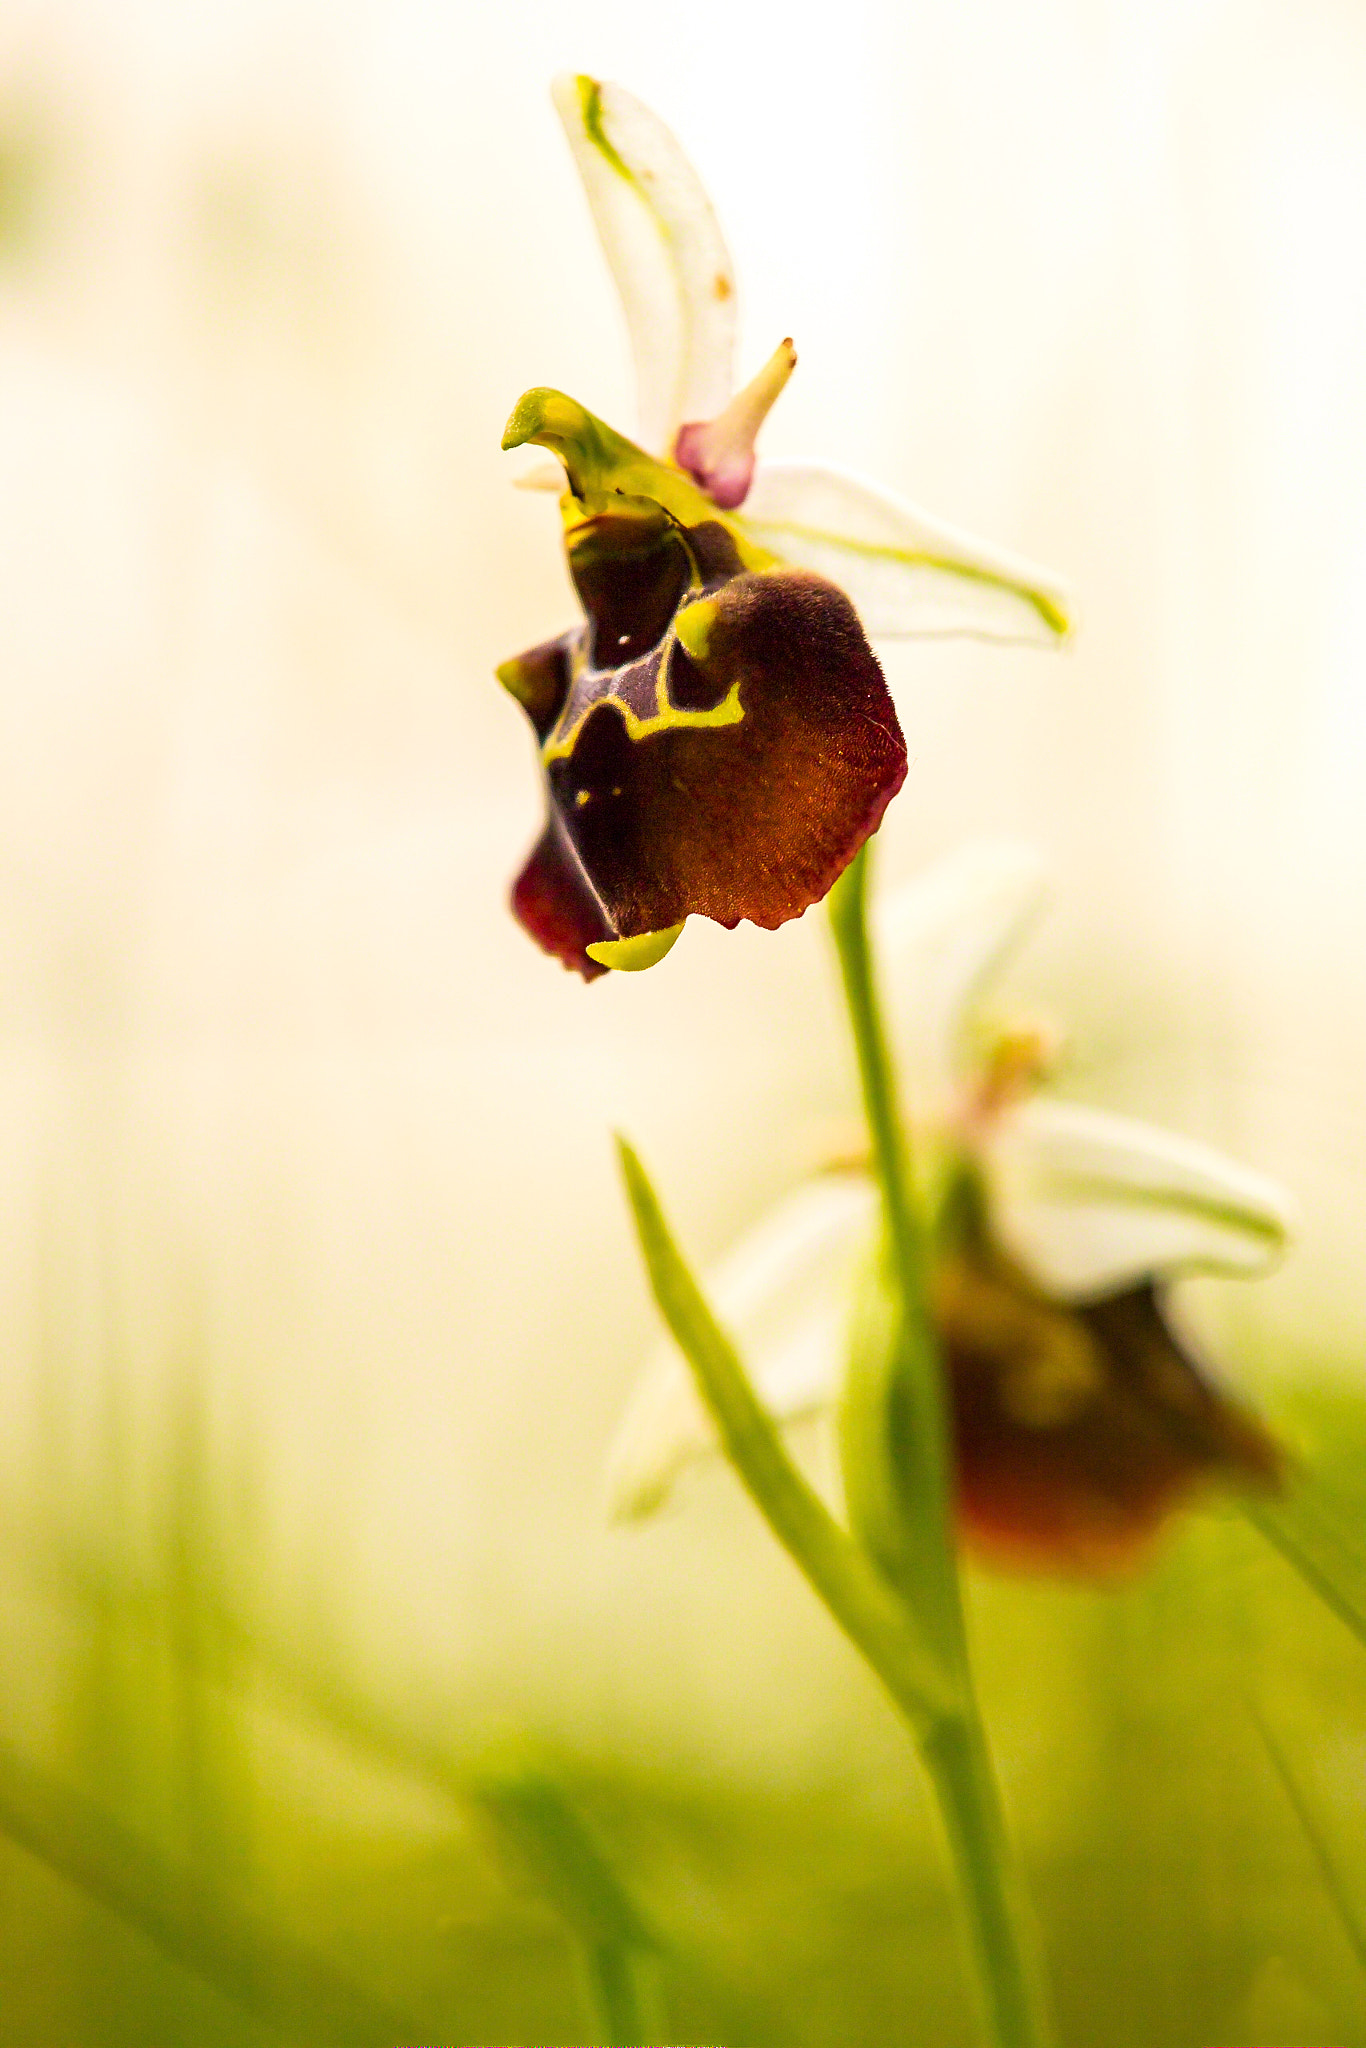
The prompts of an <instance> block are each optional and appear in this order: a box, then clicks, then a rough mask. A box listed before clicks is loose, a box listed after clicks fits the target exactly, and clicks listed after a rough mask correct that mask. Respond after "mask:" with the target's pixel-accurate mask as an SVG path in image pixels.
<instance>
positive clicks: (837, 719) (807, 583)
mask: <svg viewBox="0 0 1366 2048" xmlns="http://www.w3.org/2000/svg"><path fill="white" fill-rule="evenodd" d="M555 102H556V106H557V107H558V110H559V113H560V116H561V119H562V120H563V122H564V125H565V129H566V131H567V133H568V136H569V141H570V145H571V147H572V149H573V152H574V156H575V160H576V162H577V164H578V168H579V171H580V173H581V175H582V178H583V182H584V187H585V189H586V191H587V194H588V199H589V204H590V206H591V208H592V212H593V217H594V219H595V221H596V224H597V228H598V232H599V235H600V237H601V239H602V243H603V247H604V249H605V251H606V254H607V259H608V262H609V264H610V266H611V269H612V272H613V275H614V277H615V279H616V283H617V287H618V290H619V292H620V294H621V298H622V302H623V305H624V308H625V312H626V318H627V324H628V327H629V329H630V334H631V341H632V345H633V351H634V355H635V361H636V370H637V379H638V384H639V400H640V403H639V412H640V431H641V438H642V441H643V442H644V444H645V446H643V447H642V446H637V445H636V444H635V443H634V442H631V441H628V440H626V439H625V438H624V437H623V436H622V435H621V434H619V433H617V432H616V431H615V430H614V429H613V428H612V427H609V426H607V425H606V424H605V423H604V422H603V421H601V420H599V419H596V418H594V416H593V415H592V414H591V413H589V412H587V411H586V410H585V409H584V407H583V406H581V405H579V404H577V403H576V402H575V401H574V400H573V399H572V398H568V397H566V396H565V395H564V394H563V393H562V392H559V391H552V390H548V389H537V390H534V391H528V392H527V393H526V394H525V395H524V397H523V398H522V399H521V400H520V401H519V403H518V404H517V406H516V408H515V410H514V411H513V414H512V417H511V419H510V420H509V422H508V426H507V431H506V433H505V435H504V439H503V446H504V447H505V448H517V447H521V446H522V445H523V444H525V443H527V442H534V443H536V444H537V445H538V446H540V447H543V448H546V449H548V450H549V451H550V452H551V453H552V454H553V455H554V456H555V457H557V458H558V461H559V463H560V464H561V465H562V466H563V480H564V481H565V483H567V489H566V490H565V491H564V493H563V495H562V497H561V499H560V509H561V514H562V517H563V522H564V542H565V551H566V554H567V557H568V564H569V573H570V576H571V578H572V580H573V583H574V587H575V589H576V591H577V593H578V596H579V601H580V603H581V604H582V606H583V610H584V621H583V623H582V624H580V625H577V626H574V627H572V628H571V629H570V630H569V631H568V632H566V633H562V634H561V635H560V636H559V638H558V639H555V640H551V641H547V642H546V643H545V644H544V645H542V646H539V647H533V648H531V649H530V650H529V651H528V652H527V653H525V654H523V655H521V656H519V657H518V658H516V659H515V660H512V661H509V662H505V663H504V664H503V666H502V667H501V668H500V669H499V671H498V675H499V680H500V681H501V682H502V683H503V685H504V687H505V688H506V689H508V690H509V691H510V692H511V694H512V695H513V696H514V697H515V698H516V699H517V700H518V702H519V703H520V704H521V706H522V708H523V709H524V711H525V712H526V714H527V717H528V718H529V719H530V721H531V724H532V726H533V728H534V730H535V734H536V738H537V742H538V744H539V748H540V758H541V767H542V772H543V776H544V782H545V792H546V813H547V816H546V824H545V829H544V831H543V832H542V834H541V836H540V838H539V839H538V841H537V842H536V845H535V846H534V848H533V849H532V852H531V854H530V856H529V858H528V860H527V862H526V865H525V867H524V868H523V870H522V873H521V874H520V875H519V877H518V878H517V881H516V883H515V885H514V887H513V908H514V911H515V913H516V915H517V917H518V919H519V921H520V922H521V924H522V925H523V926H524V927H525V929H526V930H527V931H528V932H529V933H530V935H531V936H532V938H534V939H535V940H536V941H537V943H538V944H539V945H541V946H542V947H544V949H545V950H546V951H547V952H548V953H551V954H553V955H555V956H556V957H557V958H558V959H560V960H561V961H562V962H563V963H564V965H565V966H566V967H570V968H573V969H576V970H577V972H578V973H580V974H581V975H583V976H584V978H585V979H586V980H591V979H593V978H594V977H595V976H597V975H600V974H603V973H605V972H606V971H607V970H608V969H609V968H627V969H638V968H643V967H650V966H653V965H654V964H655V963H656V961H658V960H661V959H662V958H663V957H664V955H665V954H666V953H667V952H668V950H669V948H670V947H671V946H672V945H673V943H674V941H675V940H676V939H677V937H678V935H679V933H680V932H681V931H682V929H683V924H684V921H685V920H686V919H687V918H689V917H691V916H702V917H710V918H714V919H715V920H716V921H717V922H718V923H719V924H723V925H726V926H729V927H732V928H733V927H734V926H735V925H736V924H738V923H739V921H740V920H741V919H742V918H747V919H749V920H750V921H751V922H753V923H755V924H759V925H763V926H766V927H767V928H769V929H770V930H772V929H773V928H775V927H776V926H778V925H780V924H784V923H786V921H787V920H788V919H789V918H793V917H799V916H800V915H801V914H802V912H803V911H804V910H806V909H808V908H809V907H810V905H811V904H813V903H816V902H819V900H820V899H821V898H822V897H823V896H824V895H825V894H826V893H827V891H828V890H829V889H830V886H831V884H832V883H833V882H834V881H835V880H836V878H837V877H838V876H839V874H840V873H841V872H842V870H843V869H844V868H845V867H846V866H847V865H848V863H849V862H850V860H852V858H853V856H854V855H855V853H857V851H858V849H859V847H860V846H861V845H862V844H863V842H864V841H865V839H867V837H868V835H869V834H870V833H871V832H873V831H875V830H876V829H877V826H878V824H879V823H880V821H881V819H882V815H883V812H884V811H885V810H886V808H887V805H888V803H889V802H890V801H891V799H892V797H893V796H894V795H895V794H896V792H897V790H898V789H899V788H900V787H901V783H902V781H903V779H904V777H905V774H906V745H905V741H904V739H903V738H902V734H901V728H900V726H899V724H898V723H897V716H896V712H895V709H894V708H893V705H892V700H891V697H890V696H889V694H888V691H887V686H886V683H885V682H884V680H883V676H882V671H881V669H880V667H879V666H878V662H877V659H876V657H875V656H874V654H873V651H872V649H871V647H870V646H869V644H868V638H867V634H869V633H872V634H874V635H881V636H894V635H906V634H921V633H933V634H938V633H953V632H968V633H976V634H981V635H986V636H988V637H993V638H998V639H1007V640H1015V641H1021V640H1023V641H1034V642H1043V643H1051V642H1055V641H1057V640H1058V639H1060V638H1061V637H1062V636H1063V635H1064V634H1065V632H1066V630H1067V619H1066V613H1065V609H1064V600H1063V597H1062V593H1061V591H1060V588H1059V586H1058V584H1057V583H1056V581H1055V580H1054V579H1053V578H1051V577H1049V576H1048V575H1046V574H1045V573H1044V572H1043V571H1041V570H1035V569H1033V568H1032V567H1031V566H1030V565H1029V564H1027V563H1023V562H1020V561H1016V560H1014V559H1013V558H1011V557H1008V556H1006V555H1004V554H1002V553H1000V552H998V551H997V550H994V549H992V548H988V547H985V546H982V545H980V544H979V543H977V542H975V541H973V540H971V539H969V538H968V537H967V536H966V535H964V534H962V533H959V532H957V531H955V530H954V529H952V528H950V527H947V526H945V525H943V524H942V523H940V522H938V521H936V520H933V519H931V518H929V517H928V516H927V515H926V514H924V513H922V512H920V511H918V510H917V509H916V508H915V507H914V506H912V505H909V504H906V503H905V502H904V501H902V500H901V499H899V498H897V497H894V496H892V495H891V494H890V493H888V492H886V491H883V490H882V489H880V488H879V487H878V486H877V485H874V484H870V483H866V482H864V481H862V480H861V479H860V478H858V477H854V476H851V475H849V474H847V473H845V472H844V471H841V470H837V469H832V468H827V467H823V466H820V465H815V464H809V463H771V464H765V465H760V466H756V463H755V455H754V449H755V440H756V437H757V435H758V432H759V428H760V426H761V425H762V423H763V420H764V418H765V416H766V415H767V413H768V411H769V409H770V407H771V406H772V405H773V402H774V400H775V399H776V398H777V397H778V395H779V393H780V392H781V390H782V388H783V386H784V385H785V384H786V382H787V379H788V377H789V376H790V375H791V372H792V370H793V367H794V366H795V363H796V360H797V359H796V355H795V352H794V350H793V347H792V343H791V342H790V341H783V342H781V343H780V344H779V346H778V348H777V349H776V350H775V352H774V354H773V355H772V357H771V358H770V359H769V361H768V362H767V363H766V364H765V365H764V367H763V368H762V369H761V370H760V371H759V373H758V375H757V376H756V377H754V378H753V379H752V381H751V382H750V383H749V384H747V385H746V386H745V387H744V388H743V389H742V390H741V391H739V392H734V391H733V389H732V364H733V359H734V354H735V325H736V305H737V301H736V290H735V277H734V272H733V269H732V266H731V261H730V257H729V255H728V253H727V250H726V246H725V243H724V241H723V240H722V237H721V232H720V229H719V227H718V226H717V222H716V217H715V215H714V214H713V212H712V209H711V206H710V203H709V201H708V199H707V196H706V193H705V192H704V191H703V189H702V186H701V184H700V183H699V181H698V178H697V176H696V173H695V172H694V171H693V169H692V166H691V165H690V164H689V162H688V160H687V158H686V157H685V156H684V155H683V153H682V151H681V150H680V149H679V147H678V144H677V143H676V142H675V141H674V139H673V137H672V135H670V133H669V132H668V130H667V129H666V128H665V127H664V126H663V125H662V123H661V122H660V121H658V120H657V119H656V117H655V116H654V115H653V114H652V113H651V112H650V111H649V109H648V108H647V107H644V106H642V105H641V103H640V102H639V101H638V100H636V99H635V98H633V97H632V95H631V94H630V93H628V92H625V91H623V90H622V88H621V87H620V86H616V85H607V84H600V83H598V81H596V80H594V79H590V78H563V79H560V80H559V81H558V82H557V84H556V86H555ZM651 451H653V452H651ZM551 474H552V477H553V479H554V481H555V486H556V488H558V487H559V483H560V476H559V471H558V470H552V472H551ZM541 480H542V479H541V478H539V477H533V478H531V479H528V481H533V482H539V481H541ZM741 507H743V508H744V509H743V511H742V510H741V509H740V508H741Z"/></svg>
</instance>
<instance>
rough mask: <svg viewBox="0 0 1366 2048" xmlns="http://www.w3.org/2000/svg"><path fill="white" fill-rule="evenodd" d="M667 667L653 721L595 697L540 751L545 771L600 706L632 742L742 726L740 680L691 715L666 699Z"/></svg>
mask: <svg viewBox="0 0 1366 2048" xmlns="http://www.w3.org/2000/svg"><path fill="white" fill-rule="evenodd" d="M666 659H667V657H666ZM665 665H666V663H665V660H661V662H660V665H659V674H658V676H657V678H656V681H655V691H656V702H657V704H658V706H659V709H658V710H657V711H656V713H655V715H654V717H653V718H642V717H641V716H640V713H639V712H638V711H633V710H632V709H631V707H630V705H629V704H626V703H623V701H622V699H621V698H620V697H617V696H614V695H613V694H612V693H611V692H610V691H609V692H608V693H607V694H606V695H605V696H602V697H595V698H594V700H593V702H592V703H591V704H585V705H584V707H583V709H582V710H581V711H580V713H579V715H578V717H577V718H576V719H575V720H574V723H573V724H572V725H571V726H569V727H568V728H567V729H566V730H565V731H564V732H556V733H552V734H551V735H550V737H549V738H548V739H547V740H546V743H545V745H544V746H543V747H542V749H541V759H542V761H543V762H544V763H545V765H546V767H547V768H548V767H549V766H550V764H551V762H552V761H564V760H567V759H568V757H569V756H570V755H571V754H572V753H573V751H574V749H575V747H576V746H577V745H578V740H579V734H580V733H581V732H582V731H583V728H584V725H585V723H586V721H587V720H588V719H589V718H590V717H591V715H592V714H593V712H595V711H596V710H597V709H598V706H599V705H600V704H610V705H611V707H612V709H613V710H614V711H615V712H616V713H617V714H618V716H619V717H620V719H621V722H622V724H623V725H624V726H625V727H626V737H627V739H629V740H648V739H652V738H653V737H654V735H655V734H656V733H658V732H682V731H684V730H686V729H687V728H688V727H689V726H696V727H699V728H701V729H702V730H707V729H715V728H719V727H722V726H727V725H739V723H740V722H741V720H742V719H743V717H744V715H745V707H744V705H743V704H742V703H741V702H740V683H739V681H738V680H737V681H735V682H733V683H732V684H731V686H730V688H729V690H728V691H727V692H726V694H725V696H724V697H723V698H722V699H721V702H720V703H719V704H714V705H713V706H712V708H711V710H710V711H688V710H685V709H683V707H682V706H681V705H677V704H671V703H670V702H669V700H668V697H667V696H666V695H665V685H664V670H665ZM604 943H605V942H604Z"/></svg>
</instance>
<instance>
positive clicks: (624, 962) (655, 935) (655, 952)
mask: <svg viewBox="0 0 1366 2048" xmlns="http://www.w3.org/2000/svg"><path fill="white" fill-rule="evenodd" d="M686 922H687V919H686V918H685V919H684V920H683V921H682V923H679V924H671V925H667V926H666V927H665V929H664V930H663V931H662V932H641V933H640V934H639V935H638V936H637V937H636V938H634V939H596V940H595V941H594V942H593V944H592V945H591V946H585V947H584V951H585V953H587V955H588V957H589V959H590V960H596V961H597V963H598V965H599V967H614V968H616V969H617V971H618V972H619V973H621V974H641V973H643V972H644V970H645V969H646V968H647V967H657V966H658V964H659V962H660V961H661V960H662V959H663V958H664V955H665V954H666V953H668V952H670V951H671V950H672V948H673V946H674V944H675V942H676V941H677V938H678V935H679V933H680V932H681V931H682V929H683V925H684V924H686Z"/></svg>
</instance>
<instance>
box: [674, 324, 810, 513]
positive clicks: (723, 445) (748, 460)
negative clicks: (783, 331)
mask: <svg viewBox="0 0 1366 2048" xmlns="http://www.w3.org/2000/svg"><path fill="white" fill-rule="evenodd" d="M796 367H797V351H796V349H794V348H793V346H792V338H791V336H790V335H789V336H788V338H787V339H786V340H785V341H780V342H779V343H778V346H777V348H775V349H774V351H773V354H772V355H771V356H770V357H769V359H768V361H767V362H766V363H765V364H764V367H763V369H762V370H760V372H759V374H758V376H757V377H753V378H751V379H750V381H749V383H748V384H746V386H745V388H744V390H743V391H737V392H736V394H735V396H734V398H732V400H731V402H730V404H729V405H728V406H727V407H726V408H725V410H724V412H720V413H718V414H717V416H716V418H715V419H714V420H692V421H689V422H688V424H687V425H686V426H683V427H680V428H679V430H678V439H677V440H676V442H675V443H674V461H675V462H676V463H677V464H678V466H679V468H680V469H686V470H687V472H688V474H689V476H690V477H691V478H692V479H693V481H694V483H697V484H700V485H701V487H702V489H703V490H704V491H706V492H707V494H708V495H709V496H710V497H711V498H713V499H714V500H715V502H716V503H717V504H718V505H719V506H720V507H721V509H722V510H723V511H725V512H731V511H733V510H734V509H735V507H736V506H737V505H741V504H743V503H744V500H745V497H746V495H747V493H748V491H749V487H750V484H751V482H752V481H753V478H754V444H755V442H756V441H757V440H758V438H759V429H760V427H761V426H762V425H763V423H764V421H765V420H766V419H767V418H768V415H769V413H770V412H771V411H772V409H773V406H774V403H775V401H776V399H777V398H778V395H779V393H780V392H781V391H782V389H783V386H784V385H785V384H786V382H787V380H788V378H789V377H790V376H791V375H792V372H793V371H794V370H795V369H796Z"/></svg>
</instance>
